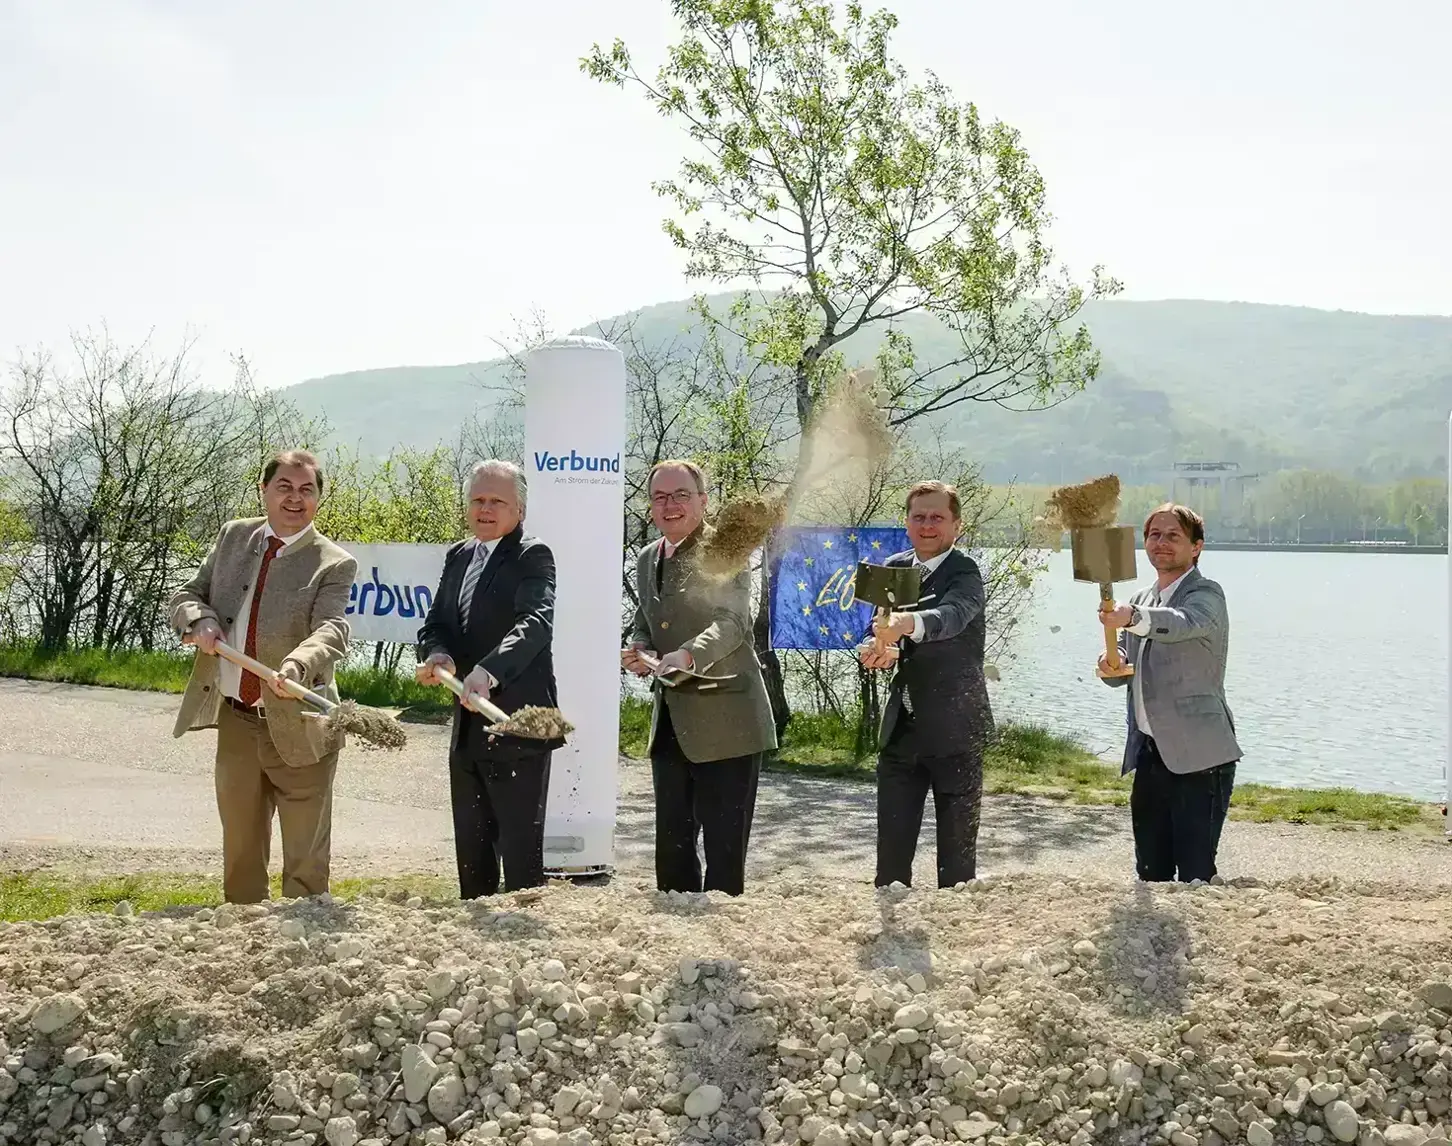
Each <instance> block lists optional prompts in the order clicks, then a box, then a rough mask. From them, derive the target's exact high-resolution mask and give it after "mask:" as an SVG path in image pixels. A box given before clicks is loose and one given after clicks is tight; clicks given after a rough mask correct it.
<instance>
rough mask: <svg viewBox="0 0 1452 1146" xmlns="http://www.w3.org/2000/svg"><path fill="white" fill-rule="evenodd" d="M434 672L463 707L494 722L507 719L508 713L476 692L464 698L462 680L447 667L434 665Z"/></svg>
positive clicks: (499, 722)
mask: <svg viewBox="0 0 1452 1146" xmlns="http://www.w3.org/2000/svg"><path fill="white" fill-rule="evenodd" d="M434 673H435V675H437V676H438V678H439V680H440V681H441V682H442V683H443V686H444V687H445V688H447V689H448V690H449V691H450V692H452V693H453V694H454V695H455V696H457V697H458V698H459V700H460V702H461V703H462V704H463V705H464V707H465V708H472V709H473V710H474V711H475V712H477V713H478V714H479V715H480V716H487V717H488V718H489V719H490V720H492V721H494V723H495V724H503V723H504V722H505V721H506V720H508V719H509V714H508V713H507V712H505V711H504V709H502V708H498V707H496V706H495V705H493V704H491V703H489V701H487V700H485V699H484V698H483V697H482V696H479V695H478V694H477V693H476V694H475V695H474V698H473V699H472V700H468V701H466V700H464V691H465V690H464V682H463V681H461V680H460V679H459V678H458V677H456V676H455V675H454V674H453V673H451V672H449V671H448V670H447V669H442V668H439V666H438V665H435V666H434Z"/></svg>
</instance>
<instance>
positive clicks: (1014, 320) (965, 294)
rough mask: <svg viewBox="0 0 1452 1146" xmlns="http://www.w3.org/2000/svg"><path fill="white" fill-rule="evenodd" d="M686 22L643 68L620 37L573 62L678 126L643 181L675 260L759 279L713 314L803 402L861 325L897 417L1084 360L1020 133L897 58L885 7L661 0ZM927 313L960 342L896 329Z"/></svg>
mask: <svg viewBox="0 0 1452 1146" xmlns="http://www.w3.org/2000/svg"><path fill="white" fill-rule="evenodd" d="M672 7H673V11H674V14H675V17H676V20H677V21H678V23H679V24H680V25H681V27H682V28H683V31H684V36H683V38H682V39H681V41H680V42H679V43H677V44H675V45H673V46H672V47H670V48H669V50H668V52H667V56H666V60H665V62H664V63H663V64H662V65H661V67H660V68H659V70H658V72H657V73H656V76H655V78H654V79H653V80H647V79H645V78H643V77H642V76H641V75H640V74H639V73H638V72H637V71H636V69H635V65H634V61H633V60H632V57H631V54H630V51H629V49H628V48H627V47H626V45H625V44H624V43H623V42H621V41H619V40H616V41H615V43H614V44H613V45H612V46H611V47H610V48H609V49H605V48H602V47H600V46H599V45H598V44H597V45H595V47H594V48H593V50H592V51H591V53H590V55H589V56H587V57H586V58H585V59H583V60H582V61H581V67H582V70H584V71H585V73H586V74H588V75H590V76H591V77H593V78H594V79H596V80H598V81H600V82H602V83H606V84H610V85H613V86H618V87H624V86H627V85H629V86H631V87H634V88H636V89H638V90H639V91H640V92H641V93H642V94H643V95H644V97H645V99H646V100H647V101H648V102H649V103H650V104H651V105H652V106H653V107H655V108H656V110H657V111H659V112H660V113H661V114H662V115H663V116H665V117H667V118H669V119H672V120H675V121H677V122H678V123H681V124H682V125H683V126H684V128H685V132H686V135H687V137H688V138H689V140H690V144H691V147H690V152H689V154H688V155H687V157H686V158H685V159H684V160H683V161H682V163H681V167H680V171H679V174H678V177H677V178H675V179H671V180H663V181H660V182H657V183H656V184H654V188H655V190H656V192H657V193H658V194H660V195H661V196H662V197H664V198H665V199H667V200H668V201H669V202H670V203H671V204H672V206H673V207H674V214H673V215H672V216H671V217H669V218H667V219H666V221H665V223H664V229H665V232H666V234H667V235H668V236H669V238H670V240H671V241H672V242H673V243H674V244H675V245H676V246H677V247H679V248H680V249H681V250H682V251H683V252H684V253H685V255H686V260H687V261H686V268H687V273H688V274H689V275H691V276H692V277H695V278H701V279H706V280H710V281H715V282H735V281H742V280H746V281H750V282H752V283H754V284H756V285H757V286H760V287H762V288H774V289H772V290H771V291H770V292H769V293H762V294H761V295H760V296H759V297H756V298H746V297H745V296H743V298H742V299H740V300H738V303H737V305H736V306H735V307H733V308H732V309H731V310H730V311H729V313H728V314H725V315H713V313H712V311H711V309H710V308H709V307H708V306H707V305H706V304H705V303H704V302H702V303H701V304H700V310H701V313H702V314H703V315H704V316H706V317H707V318H708V319H714V320H715V321H719V322H721V323H722V324H723V325H725V326H727V327H729V328H730V329H732V330H734V331H736V332H737V333H739V334H740V335H741V336H742V337H743V338H744V339H745V340H746V342H747V343H748V344H749V346H750V347H751V349H752V353H753V355H754V356H755V357H756V358H758V359H759V360H760V361H761V362H763V363H765V364H767V365H771V366H775V367H778V368H780V369H782V370H784V371H785V372H787V373H788V374H790V375H791V376H792V377H793V378H794V383H795V391H796V405H797V415H798V417H799V419H800V421H801V422H802V423H806V422H807V421H809V420H810V417H811V414H812V411H813V408H814V406H815V402H816V400H817V398H818V397H819V396H820V395H821V393H822V390H823V386H824V384H825V383H826V381H827V380H828V379H830V378H831V377H832V375H834V374H835V373H836V372H837V371H839V370H840V369H841V368H842V366H843V365H844V364H845V359H844V357H843V352H842V344H843V343H844V342H845V341H846V340H847V339H849V338H850V337H852V336H853V335H854V334H856V333H858V332H859V331H861V330H864V329H866V328H869V327H877V328H878V329H879V332H880V334H881V335H882V336H883V337H884V338H885V340H886V341H885V344H884V352H883V353H881V354H880V355H879V358H878V367H879V371H880V374H881V375H882V379H883V383H884V390H883V398H884V401H885V402H886V403H887V404H888V405H889V406H890V407H891V409H892V410H893V413H894V417H895V420H897V421H910V420H912V419H914V418H918V417H921V416H924V415H928V414H933V413H937V412H939V411H942V410H945V409H948V408H949V407H951V406H953V405H956V404H957V403H959V402H964V401H970V400H977V401H993V402H997V401H1006V400H1009V399H1012V398H1021V399H1023V400H1025V401H1028V402H1038V403H1042V402H1044V401H1046V400H1049V399H1050V398H1051V397H1052V396H1054V395H1056V394H1060V393H1062V392H1066V391H1071V390H1073V389H1076V388H1078V387H1081V386H1083V384H1084V383H1085V382H1086V381H1087V380H1088V379H1090V378H1092V377H1093V375H1094V373H1095V371H1096V370H1097V367H1098V356H1097V354H1096V353H1095V351H1094V349H1093V346H1092V344H1091V343H1090V340H1089V337H1088V334H1087V332H1086V331H1085V330H1084V329H1083V328H1082V327H1078V328H1075V329H1071V328H1070V325H1069V320H1070V319H1072V317H1073V316H1074V315H1075V314H1076V313H1077V312H1078V310H1079V309H1080V307H1081V306H1082V305H1083V303H1084V301H1085V299H1086V298H1087V297H1090V296H1092V295H1095V294H1111V293H1114V292H1116V291H1117V290H1118V284H1117V283H1114V282H1113V281H1112V280H1109V279H1106V278H1104V277H1102V276H1101V275H1100V273H1099V272H1098V270H1096V272H1095V280H1094V283H1093V285H1092V286H1091V287H1090V288H1089V289H1088V290H1087V291H1086V290H1085V289H1084V288H1082V287H1080V286H1077V285H1075V284H1074V283H1073V282H1071V281H1069V279H1068V278H1067V277H1066V276H1064V275H1062V274H1055V273H1054V272H1053V270H1052V252H1051V251H1050V248H1049V246H1048V244H1047V242H1046V240H1045V230H1046V227H1047V223H1048V215H1047V210H1046V206H1045V193H1044V184H1043V180H1042V178H1041V177H1040V175H1039V173H1038V171H1037V170H1036V169H1035V168H1034V166H1033V164H1032V163H1031V161H1030V160H1029V157H1028V154H1027V152H1026V151H1025V150H1024V149H1023V147H1022V146H1021V144H1020V140H1019V136H1018V133H1017V132H1016V131H1015V130H1014V129H1013V128H1011V127H1009V126H1007V125H1006V124H1003V123H1001V122H997V121H988V120H985V119H984V118H983V117H982V116H981V115H980V114H979V111H978V109H977V108H976V107H975V106H974V105H973V104H971V103H960V102H958V101H957V100H955V99H954V98H953V95H952V93H951V92H950V91H949V90H948V89H947V88H946V87H945V86H944V85H943V84H942V83H941V82H940V81H939V80H938V79H937V78H936V77H935V76H933V75H931V74H928V75H927V76H926V78H925V79H923V80H922V81H920V82H919V81H914V80H913V79H912V78H911V77H910V76H909V75H908V73H907V71H906V69H905V68H903V67H902V65H901V64H899V63H898V62H897V61H896V60H895V59H893V57H892V55H891V43H890V41H891V37H892V33H893V31H894V30H895V28H896V26H897V18H896V17H895V16H893V15H892V14H891V13H889V12H885V11H879V12H876V13H872V14H868V13H867V12H866V11H865V10H864V9H863V8H862V7H861V6H860V5H859V4H856V3H852V4H849V5H848V6H847V7H846V9H845V12H844V13H843V14H842V16H841V17H840V19H839V17H838V14H837V12H836V11H835V10H834V8H833V7H832V6H831V5H829V4H819V3H813V2H811V0H751V2H742V0H675V3H674V4H673V6H672ZM915 313H922V314H924V315H930V316H932V317H934V318H935V319H937V320H938V321H939V322H940V323H941V324H942V326H943V327H944V328H945V329H946V330H948V331H950V332H952V334H953V336H954V337H955V340H956V345H955V347H954V351H953V353H952V355H951V359H950V361H948V362H946V363H938V364H937V366H938V367H939V368H938V369H937V370H936V371H933V372H930V371H929V370H928V369H927V364H926V363H925V362H924V361H922V359H921V358H920V356H919V355H918V353H917V352H916V349H915V346H914V343H913V339H912V337H911V336H910V335H908V334H907V333H906V332H905V330H904V329H903V328H902V327H901V325H900V323H899V320H900V319H902V318H903V317H904V316H907V315H911V314H915Z"/></svg>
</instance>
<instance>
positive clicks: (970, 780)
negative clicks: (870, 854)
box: [874, 712, 983, 887]
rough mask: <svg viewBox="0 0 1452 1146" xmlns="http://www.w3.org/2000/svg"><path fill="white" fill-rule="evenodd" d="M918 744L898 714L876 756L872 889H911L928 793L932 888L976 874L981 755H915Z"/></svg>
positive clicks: (911, 727) (908, 722) (908, 723)
mask: <svg viewBox="0 0 1452 1146" xmlns="http://www.w3.org/2000/svg"><path fill="white" fill-rule="evenodd" d="M919 739H920V738H919V736H918V733H917V729H916V727H915V724H914V721H913V718H912V717H911V716H909V715H908V714H907V713H906V712H903V713H900V714H899V716H898V720H897V724H896V726H895V727H894V728H893V730H892V736H891V737H890V738H889V740H888V742H887V747H885V748H883V749H882V750H881V751H880V752H879V753H878V755H877V876H876V879H875V880H874V882H875V883H876V885H877V886H878V887H886V886H887V885H888V884H890V883H901V884H904V885H906V886H908V887H911V886H912V882H913V856H914V855H916V854H917V850H918V834H919V832H921V831H922V827H923V807H924V805H925V804H926V803H927V799H928V792H929V790H931V791H932V793H933V809H934V812H935V813H936V819H937V823H938V886H939V887H953V886H954V885H955V884H959V883H966V882H967V881H968V880H970V879H973V878H974V876H975V875H976V874H977V870H978V818H979V814H980V810H981V806H982V803H983V751H982V749H981V748H980V749H977V750H973V751H968V752H957V753H952V754H950V755H933V754H931V753H929V752H921V751H919V750H918V749H919V747H920V745H919ZM922 747H931V746H930V745H922Z"/></svg>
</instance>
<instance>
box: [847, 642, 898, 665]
mask: <svg viewBox="0 0 1452 1146" xmlns="http://www.w3.org/2000/svg"><path fill="white" fill-rule="evenodd" d="M893 653H894V650H892V649H889V648H882V649H879V648H878V647H877V644H876V643H875V642H872V641H869V642H868V643H867V644H865V645H859V646H858V648H857V659H858V660H860V661H861V662H862V667H863V668H867V669H890V668H892V666H893V665H895V664H896V663H897V657H896V656H894V655H893Z"/></svg>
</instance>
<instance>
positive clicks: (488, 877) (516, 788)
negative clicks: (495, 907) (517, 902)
mask: <svg viewBox="0 0 1452 1146" xmlns="http://www.w3.org/2000/svg"><path fill="white" fill-rule="evenodd" d="M552 755H553V753H551V752H540V753H530V754H529V755H527V756H522V757H517V758H515V759H514V760H507V761H493V760H482V761H481V760H478V759H474V758H470V757H467V756H464V755H462V754H459V753H455V754H454V755H452V756H451V757H450V758H449V797H450V802H451V803H452V804H453V807H454V855H455V857H456V858H457V860H458V863H459V896H460V898H462V899H477V898H478V897H479V896H481V895H494V894H496V893H497V892H498V891H499V867H500V864H501V862H502V863H503V866H504V890H505V891H517V890H519V889H520V888H522V887H538V886H540V885H541V884H543V883H544V881H545V880H544V826H545V804H546V803H547V802H548V799H549V787H550V757H551V756H552Z"/></svg>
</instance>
